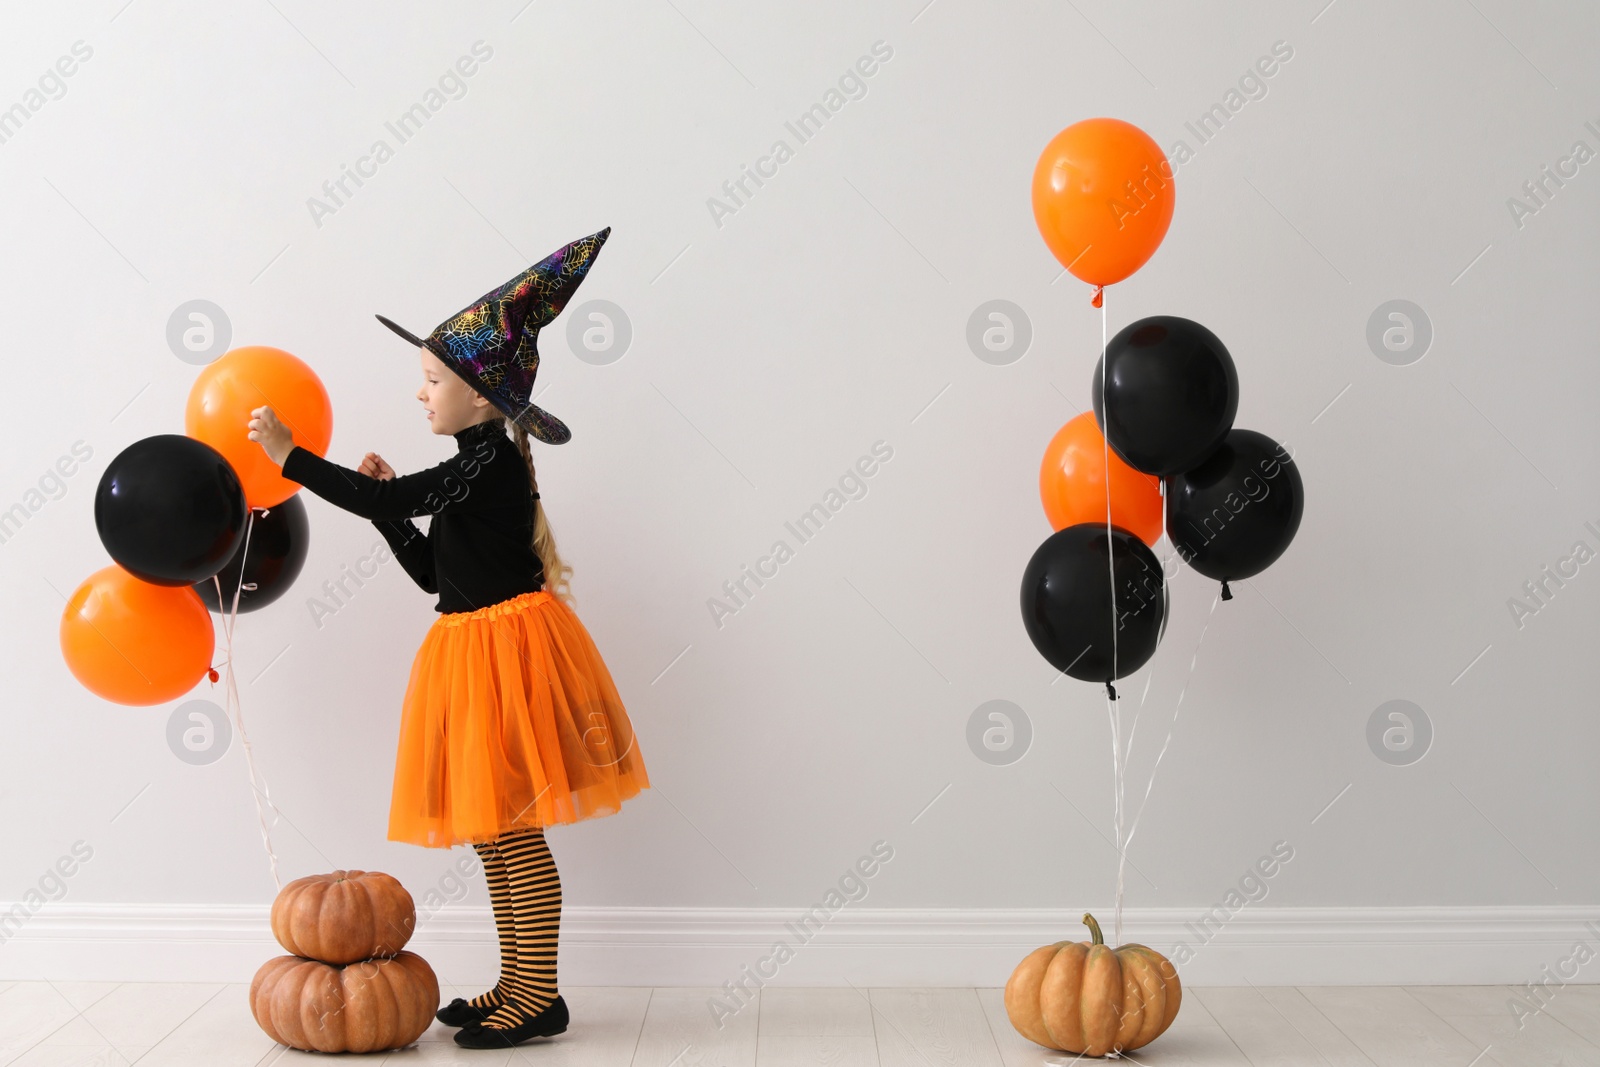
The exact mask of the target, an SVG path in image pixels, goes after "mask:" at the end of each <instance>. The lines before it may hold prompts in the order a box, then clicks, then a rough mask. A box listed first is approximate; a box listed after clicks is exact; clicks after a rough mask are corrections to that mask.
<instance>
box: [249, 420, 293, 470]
mask: <svg viewBox="0 0 1600 1067" xmlns="http://www.w3.org/2000/svg"><path fill="white" fill-rule="evenodd" d="M250 414H251V415H253V416H255V417H254V418H252V419H251V420H250V433H249V435H248V436H249V438H250V440H252V441H255V442H257V443H259V444H260V445H261V449H262V451H264V452H265V453H266V454H267V458H269V459H271V460H272V462H274V463H276V464H277V465H278V466H280V467H281V466H283V461H284V460H286V459H288V458H289V453H290V452H292V451H294V436H293V434H291V433H290V432H289V427H287V426H285V425H284V424H283V423H281V422H279V421H278V416H277V415H275V414H274V413H273V411H272V409H271V408H270V407H259V408H256V409H255V410H254V411H252V412H250Z"/></svg>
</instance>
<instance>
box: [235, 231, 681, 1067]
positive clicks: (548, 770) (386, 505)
mask: <svg viewBox="0 0 1600 1067" xmlns="http://www.w3.org/2000/svg"><path fill="white" fill-rule="evenodd" d="M610 232H611V230H610V227H607V228H606V229H604V230H601V231H600V232H599V233H596V234H592V235H590V236H589V237H585V238H582V239H580V240H577V241H574V242H572V243H571V244H569V245H567V246H565V247H564V248H561V249H559V250H557V251H556V252H554V253H553V254H551V255H550V256H548V257H547V258H545V259H544V260H542V261H540V262H539V263H537V264H535V265H534V266H532V267H530V268H528V269H527V270H526V271H523V272H522V273H520V274H518V275H517V276H516V277H515V278H512V279H511V280H510V281H508V282H507V283H505V284H504V285H502V286H500V287H499V288H497V289H495V290H493V291H491V292H489V293H488V294H486V295H485V296H484V297H483V298H482V299H480V300H478V301H477V302H475V303H473V304H471V305H469V306H468V307H467V308H465V309H463V310H462V311H460V312H458V313H457V314H455V315H453V316H451V317H450V318H449V319H446V320H445V321H444V322H443V323H441V324H440V325H439V326H438V327H437V328H436V329H435V330H434V331H433V333H432V334H430V335H429V336H428V337H427V338H426V339H419V338H417V337H415V336H414V335H412V334H411V333H409V332H408V331H406V330H405V329H403V328H402V327H400V326H397V325H395V324H394V323H393V322H390V321H389V320H388V319H385V318H384V317H383V316H381V315H380V316H378V319H379V321H381V322H382V323H383V324H384V325H385V326H387V327H389V328H390V329H391V330H393V331H395V332H396V333H397V334H399V335H400V336H402V337H404V338H405V339H406V340H407V341H409V342H411V343H412V344H414V345H416V346H418V348H419V349H420V351H421V355H422V371H423V377H424V382H423V385H422V388H421V389H419V390H418V391H417V399H419V400H421V401H422V404H423V407H424V408H425V409H426V412H427V418H428V420H429V422H430V424H431V426H432V429H433V432H434V433H436V434H450V435H451V436H452V437H454V439H455V442H456V448H457V451H456V454H455V455H454V456H452V457H451V458H449V459H447V460H445V461H444V462H443V463H440V464H438V465H437V466H434V467H431V468H429V469H427V470H424V471H420V472H418V473H416V474H406V475H401V476H398V477H396V475H395V473H394V470H393V469H392V468H391V467H390V466H389V464H387V463H385V462H384V461H383V459H382V458H381V457H380V456H378V455H377V454H375V453H372V452H369V453H367V455H366V458H365V459H363V460H362V463H361V466H360V468H359V469H358V470H351V469H349V468H346V467H341V466H338V465H336V464H334V463H330V462H328V461H327V460H325V459H323V458H321V457H319V456H317V455H316V454H315V453H313V452H310V451H307V450H306V449H304V448H301V447H300V446H298V445H296V444H294V442H293V440H292V438H291V432H290V429H289V428H288V427H285V426H284V424H283V423H282V422H280V421H279V419H278V418H277V416H276V414H275V413H274V412H273V410H272V409H271V408H270V407H260V408H257V409H255V411H254V412H252V415H253V416H254V418H252V419H251V421H250V425H249V437H250V439H251V440H252V441H257V442H259V443H260V444H261V447H262V448H263V449H264V450H265V451H266V453H267V455H268V456H270V457H271V458H272V460H273V462H274V463H277V464H279V465H280V466H281V468H282V471H283V476H284V477H285V478H288V479H290V480H292V481H295V482H298V483H300V484H301V485H302V486H304V487H305V488H307V489H309V490H311V491H312V492H313V493H315V494H316V495H318V496H320V497H322V498H323V499H325V500H327V501H329V502H330V503H333V504H336V505H338V506H339V507H341V508H344V509H345V510H347V511H351V512H354V513H355V514H357V515H360V516H361V517H362V518H365V519H370V520H372V522H373V524H374V525H375V526H377V528H378V530H379V531H380V532H381V533H382V534H383V536H384V538H385V539H386V540H387V541H388V542H389V545H390V547H391V548H393V550H394V554H395V558H396V559H398V560H399V561H400V565H401V566H402V567H403V568H404V569H405V571H406V573H407V574H409V575H410V576H411V578H412V580H414V581H415V582H416V583H417V585H419V586H421V587H422V589H423V590H424V591H425V592H428V593H437V594H438V596H439V601H438V604H437V605H436V610H437V611H438V612H439V613H440V614H439V616H438V617H437V618H436V619H435V620H434V622H433V625H432V626H431V627H430V628H429V630H428V633H427V636H426V637H425V638H424V639H423V642H422V647H421V648H419V649H418V650H417V654H416V657H415V659H414V661H413V662H412V665H411V676H410V681H409V683H408V685H407V688H406V694H405V699H404V701H403V705H402V713H401V714H402V717H401V723H400V741H399V751H398V752H397V754H396V757H395V771H394V790H393V795H392V797H391V800H390V807H389V834H388V836H389V839H390V840H392V841H409V842H411V843H413V844H418V845H423V846H425V847H430V848H449V847H451V846H453V845H457V844H460V843H463V842H467V843H470V844H471V845H472V846H473V848H474V849H475V850H476V851H477V853H478V855H479V856H480V857H481V858H482V860H483V868H484V874H485V877H486V879H487V881H488V885H489V897H490V900H491V902H492V903H493V908H494V916H495V928H496V931H497V933H498V936H499V940H500V980H499V981H498V982H496V983H495V986H494V988H493V989H491V990H489V991H488V992H487V993H483V994H481V995H479V996H476V997H473V998H472V999H471V1000H463V999H461V998H459V997H458V998H456V999H455V1000H453V1001H452V1002H451V1003H450V1004H448V1005H446V1006H445V1007H443V1008H440V1009H439V1012H438V1018H439V1021H440V1022H443V1023H446V1024H447V1025H450V1026H459V1027H462V1029H461V1030H460V1031H459V1032H458V1033H457V1034H456V1038H455V1039H456V1043H457V1044H459V1045H463V1046H466V1047H468V1048H499V1049H504V1048H509V1047H510V1046H512V1045H516V1044H519V1043H521V1042H523V1041H526V1040H528V1039H529V1038H531V1037H541V1036H549V1035H552V1034H558V1033H561V1032H562V1031H563V1030H565V1029H566V1027H567V1022H568V1015H567V1006H566V1002H565V1001H564V1000H563V999H562V997H561V996H560V994H559V993H558V992H557V990H556V946H557V936H558V931H559V926H560V920H561V881H560V878H559V876H558V874H557V873H556V867H555V862H554V860H553V859H552V858H551V855H550V850H549V846H548V844H547V843H546V841H545V838H544V827H546V826H548V825H551V824H554V823H571V822H577V821H579V820H582V819H587V818H592V817H597V816H603V815H610V814H613V813H615V812H616V811H617V810H618V809H619V808H620V807H621V805H622V802H623V801H624V800H626V799H628V798H629V797H632V796H634V795H636V794H637V793H638V792H639V791H640V790H641V789H644V788H647V787H648V786H649V784H650V782H649V778H648V776H647V774H646V772H645V767H644V761H643V759H642V758H641V756H640V754H639V749H638V745H637V744H636V742H635V740H634V736H633V727H632V724H631V722H630V721H629V719H628V713H627V710H626V709H625V708H624V707H623V703H622V699H621V697H620V696H619V695H618V694H617V689H616V686H615V685H614V684H613V682H612V680H611V675H610V673H609V672H608V671H607V669H606V665H605V661H604V660H602V659H601V657H600V653H599V651H598V650H597V649H596V648H595V645H594V642H593V640H591V639H590V637H589V633H588V631H587V630H586V629H584V626H583V624H582V623H581V622H579V621H578V617H577V615H575V614H574V613H573V611H572V609H571V608H570V606H569V605H568V603H567V602H568V601H570V599H571V595H570V593H567V592H565V591H563V590H561V589H559V588H558V587H559V586H562V585H566V584H568V583H567V580H566V579H567V575H568V574H569V573H570V572H571V570H572V568H571V567H570V566H568V565H567V564H565V563H563V562H562V560H561V557H560V555H559V554H558V553H557V552H556V544H555V538H554V536H553V535H552V534H551V532H550V526H549V523H548V521H547V520H546V518H545V513H544V508H543V506H542V505H541V504H540V503H539V492H538V481H537V479H536V477H535V475H534V468H533V456H532V452H531V451H530V447H529V442H528V437H529V435H532V436H533V437H535V438H537V439H539V440H540V441H542V442H545V443H547V444H564V443H565V442H566V441H567V440H568V439H569V438H570V437H571V432H570V431H569V430H568V429H567V427H566V426H565V425H564V424H563V423H562V422H561V420H560V419H557V418H556V417H555V416H554V415H551V414H550V413H549V412H547V411H545V410H543V409H542V408H540V407H538V406H537V405H535V404H533V403H532V402H531V401H530V400H529V396H530V393H531V390H532V386H533V379H534V375H535V374H536V372H537V370H538V366H539V352H538V347H537V344H536V339H537V335H538V332H539V330H540V329H541V328H542V327H543V326H545V325H546V324H548V323H549V322H550V320H552V319H554V318H555V317H556V315H558V314H559V313H560V312H561V309H562V308H563V307H564V306H565V305H566V302H567V300H568V298H569V297H571V295H572V292H573V291H574V290H575V289H576V288H577V287H578V285H579V283H580V282H582V280H583V278H584V276H585V275H586V274H587V272H588V269H589V265H590V263H591V262H592V261H593V260H594V257H595V255H596V254H597V253H598V252H599V251H600V246H601V245H603V244H604V243H605V240H606V237H607V236H608V235H609V234H610ZM508 425H509V427H510V428H511V430H512V433H513V434H514V437H515V441H514V442H513V440H512V438H510V437H507V435H506V429H507V426H508ZM519 453H520V455H519ZM418 515H432V516H433V518H432V521H431V523H430V525H429V528H428V532H427V533H426V534H423V533H422V532H420V531H419V530H418V529H417V527H416V525H415V524H414V523H412V521H411V519H412V518H413V517H415V516H418Z"/></svg>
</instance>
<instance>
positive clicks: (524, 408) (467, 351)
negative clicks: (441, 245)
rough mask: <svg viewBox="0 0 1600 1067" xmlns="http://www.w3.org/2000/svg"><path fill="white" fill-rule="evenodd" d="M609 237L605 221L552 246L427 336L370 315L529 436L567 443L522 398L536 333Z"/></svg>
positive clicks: (558, 424) (565, 432) (554, 423)
mask: <svg viewBox="0 0 1600 1067" xmlns="http://www.w3.org/2000/svg"><path fill="white" fill-rule="evenodd" d="M610 234H611V227H610V226H607V227H606V228H605V229H603V230H601V231H600V232H599V233H592V234H590V235H589V236H588V237H581V238H579V239H578V240H576V241H573V242H571V243H570V244H567V245H564V246H562V247H561V248H558V249H556V250H555V251H554V252H552V253H550V254H549V255H548V256H546V257H545V258H544V259H541V260H540V261H539V262H537V263H535V264H534V265H533V266H531V267H529V268H528V269H527V270H525V271H522V272H521V273H520V274H518V275H517V276H516V277H514V278H512V279H511V280H510V281H508V282H506V283H505V284H504V285H501V286H499V287H498V288H495V289H492V290H490V291H489V292H487V293H485V294H484V295H483V296H482V297H480V298H478V299H477V300H475V301H473V302H472V303H471V304H468V305H467V306H466V307H464V308H462V309H461V310H460V311H458V312H456V313H455V314H454V315H451V316H450V317H449V318H448V319H445V320H444V321H443V322H441V323H440V324H439V325H438V326H435V327H434V329H433V332H432V333H430V334H429V335H428V336H427V337H426V338H421V337H418V336H416V335H415V334H413V333H412V332H411V331H410V330H407V329H406V328H405V327H403V326H399V325H396V324H395V323H393V322H391V321H390V320H388V319H386V318H384V317H383V316H382V315H379V316H377V319H378V321H379V322H381V323H383V324H384V325H385V326H387V327H389V329H391V330H393V331H394V332H395V333H397V334H399V335H400V336H401V337H404V338H405V339H406V340H407V341H410V342H411V343H412V344H414V345H420V346H423V347H425V348H427V349H428V351H430V352H432V353H433V354H434V355H436V356H438V357H439V360H440V362H442V363H444V364H445V365H446V366H447V367H449V368H450V369H451V370H453V371H455V372H456V374H457V375H459V376H460V377H461V379H462V380H463V381H465V382H466V383H467V384H468V385H470V386H472V387H473V388H474V389H476V390H477V391H478V392H480V393H482V394H483V395H484V396H486V397H488V398H489V401H490V403H492V404H494V406H495V407H497V408H499V409H500V410H501V411H502V412H504V413H505V415H506V416H507V417H508V418H510V419H511V420H512V421H513V422H515V423H516V424H517V425H519V426H521V427H522V428H523V429H524V430H526V431H528V433H530V434H532V435H533V436H534V437H536V438H538V439H539V440H541V441H543V442H545V443H546V444H551V445H562V444H566V443H567V441H569V440H571V439H572V431H571V430H569V429H567V425H566V423H564V422H562V421H561V420H560V419H558V418H556V417H555V416H554V415H552V414H550V413H549V412H548V411H546V410H544V409H543V408H541V407H539V406H538V405H537V404H535V403H533V402H532V401H531V400H530V399H529V397H530V396H531V395H532V393H533V378H534V375H536V374H537V373H538V372H539V346H538V339H539V331H540V330H541V329H542V328H543V327H544V326H546V325H548V324H549V322H550V320H552V319H554V318H555V317H556V316H557V315H559V314H561V309H562V308H564V307H566V306H567V301H568V300H569V299H571V297H572V294H573V293H574V292H575V291H576V290H577V288H578V285H579V284H580V283H581V282H582V281H583V279H584V277H585V275H587V274H588V273H589V265H590V264H591V263H593V262H594V257H595V256H596V255H598V254H599V253H600V246H601V245H603V244H605V243H606V238H607V237H608V236H610Z"/></svg>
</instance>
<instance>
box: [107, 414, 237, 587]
mask: <svg viewBox="0 0 1600 1067" xmlns="http://www.w3.org/2000/svg"><path fill="white" fill-rule="evenodd" d="M245 510H246V505H245V497H244V487H243V486H242V485H241V484H240V482H239V476H238V475H237V474H235V473H234V470H233V467H232V466H230V465H229V463H228V461H227V460H226V459H224V458H223V457H222V453H220V452H218V451H217V450H216V449H214V448H212V447H211V446H210V445H208V444H206V443H205V442H203V441H197V440H195V439H194V438H193V437H187V436H185V435H184V434H181V433H163V434H156V435H155V436H154V437H146V438H144V439H143V440H140V441H135V442H134V443H133V444H131V445H129V446H128V447H127V448H124V449H123V450H122V451H121V452H119V453H117V456H116V458H115V459H113V460H112V461H111V462H110V463H109V464H107V466H106V470H105V473H104V474H103V475H101V476H100V485H99V487H98V488H96V489H95V495H94V525H95V529H96V530H98V531H99V533H100V543H101V544H103V545H105V546H106V551H107V552H109V553H111V558H112V559H114V560H116V561H117V562H118V563H119V564H121V566H122V568H123V569H124V570H126V571H127V572H128V573H130V574H132V575H133V576H134V577H135V578H139V579H142V580H144V581H146V582H150V583H152V584H154V585H193V584H194V583H195V582H198V581H199V580H200V579H202V578H209V577H211V576H212V575H213V574H215V573H217V571H219V570H221V569H222V565H223V564H224V563H226V562H227V561H228V558H229V557H230V556H232V555H233V553H234V550H235V549H237V548H238V547H239V542H240V541H241V540H242V539H243V538H244V520H245Z"/></svg>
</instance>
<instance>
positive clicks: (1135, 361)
mask: <svg viewBox="0 0 1600 1067" xmlns="http://www.w3.org/2000/svg"><path fill="white" fill-rule="evenodd" d="M1102 363H1108V364H1110V367H1111V388H1110V389H1109V390H1104V389H1103V388H1102V383H1101V378H1102V376H1103V374H1104V370H1103V367H1102ZM1091 389H1092V392H1093V394H1094V421H1095V422H1096V423H1097V424H1098V425H1099V427H1100V432H1101V433H1102V434H1105V435H1106V443H1107V444H1109V445H1110V446H1111V450H1112V451H1113V452H1115V453H1116V454H1117V455H1119V456H1121V457H1122V459H1123V460H1124V461H1125V462H1126V463H1127V464H1128V466H1130V467H1132V468H1133V469H1134V470H1138V471H1143V472H1144V473H1146V474H1155V475H1159V476H1162V477H1165V476H1166V475H1168V474H1177V473H1178V472H1179V471H1186V470H1188V469H1189V468H1190V467H1193V466H1194V465H1195V464H1197V463H1199V462H1200V461H1201V460H1203V459H1205V458H1206V456H1208V455H1210V454H1211V451H1212V449H1214V448H1216V447H1217V445H1218V444H1220V443H1221V442H1222V439H1223V437H1225V436H1226V435H1227V433H1228V430H1229V429H1230V428H1231V427H1232V426H1233V416H1234V414H1235V413H1236V412H1237V411H1238V410H1239V375H1238V372H1237V371H1235V370H1234V366H1233V357H1232V356H1230V355H1229V354H1228V349H1227V348H1226V347H1225V346H1224V345H1223V343H1222V341H1221V340H1219V339H1218V337H1217V335H1216V334H1214V333H1212V332H1211V331H1210V330H1208V329H1206V328H1205V327H1204V326H1202V325H1200V324H1199V323H1198V322H1194V321H1192V320H1190V319H1184V318H1179V317H1178V316H1176V315H1152V316H1150V317H1149V318H1144V319H1139V320H1138V321H1137V322H1132V323H1129V324H1128V325H1127V326H1124V327H1123V328H1122V329H1121V330H1118V331H1117V335H1116V336H1115V337H1113V338H1112V339H1111V340H1110V342H1109V343H1107V345H1106V352H1105V357H1104V360H1097V361H1096V362H1095V367H1094V383H1093V385H1092V386H1091ZM1106 392H1108V393H1109V400H1108V399H1106V397H1105V396H1103V395H1102V393H1106ZM1108 412H1109V415H1108ZM1108 423H1109V425H1110V429H1109V430H1108V429H1107V424H1108Z"/></svg>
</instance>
